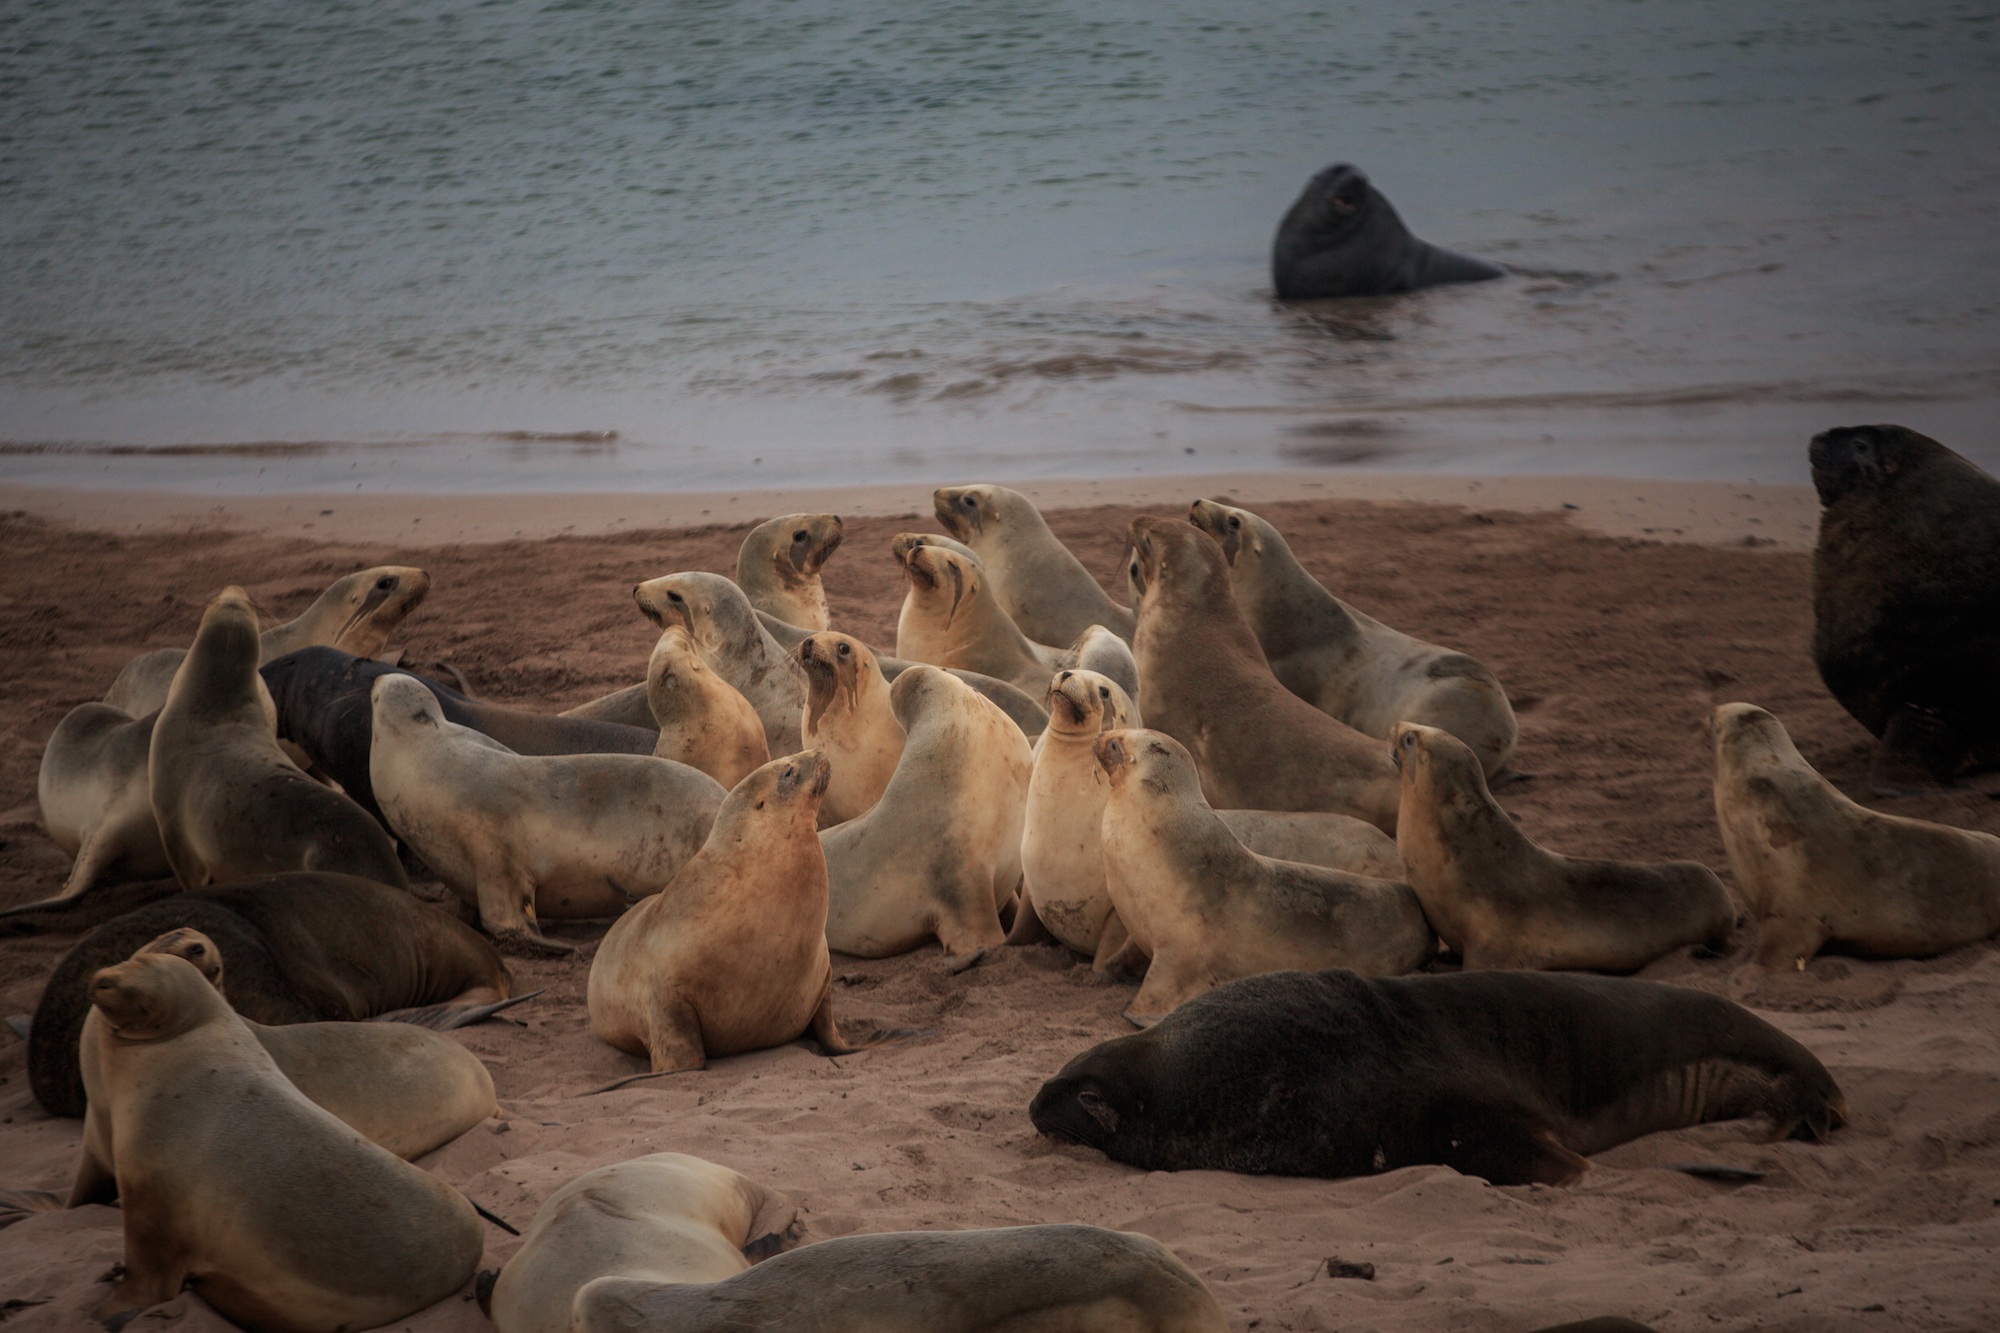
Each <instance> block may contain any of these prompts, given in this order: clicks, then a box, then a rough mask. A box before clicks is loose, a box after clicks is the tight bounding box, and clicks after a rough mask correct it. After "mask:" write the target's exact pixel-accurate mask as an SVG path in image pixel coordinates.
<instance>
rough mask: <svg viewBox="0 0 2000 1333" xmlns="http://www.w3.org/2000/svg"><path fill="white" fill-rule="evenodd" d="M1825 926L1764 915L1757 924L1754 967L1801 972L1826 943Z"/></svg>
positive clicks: (1791, 918)
mask: <svg viewBox="0 0 2000 1333" xmlns="http://www.w3.org/2000/svg"><path fill="white" fill-rule="evenodd" d="M1827 933H1828V932H1827V928H1826V923H1825V922H1823V921H1819V920H1817V919H1811V918H1806V917H1793V916H1767V917H1765V918H1764V919H1763V920H1762V921H1760V922H1758V923H1757V966H1759V967H1762V968H1768V969H1770V970H1771V971H1773V972H1792V971H1797V972H1803V971H1805V968H1806V964H1807V963H1809V962H1811V961H1812V958H1813V955H1814V954H1817V953H1818V952H1819V950H1820V946H1821V945H1822V944H1825V943H1826V940H1827Z"/></svg>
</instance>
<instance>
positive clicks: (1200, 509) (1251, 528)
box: [1188, 500, 1264, 569]
mask: <svg viewBox="0 0 2000 1333" xmlns="http://www.w3.org/2000/svg"><path fill="white" fill-rule="evenodd" d="M1188 522H1190V523H1192V524H1194V525H1195V526H1196V527H1197V528H1200V529H1201V530H1202V531H1203V532H1205V533H1207V534H1208V535H1209V536H1211V537H1213V538H1214V539H1215V542H1216V545H1218V546H1220V547H1221V548H1222V558H1223V559H1224V560H1225V561H1227V562H1228V563H1229V566H1230V568H1232V569H1233V568H1235V567H1236V563H1237V557H1239V556H1241V555H1243V554H1244V553H1245V552H1248V553H1250V554H1251V555H1262V554H1263V553H1264V540H1263V537H1264V534H1263V533H1261V532H1259V531H1258V530H1257V525H1258V524H1259V522H1261V520H1259V519H1258V518H1257V516H1256V515H1255V514H1252V513H1250V512H1249V511H1248V510H1245V509H1233V508H1231V507H1230V506H1228V505H1226V504H1224V503H1222V502H1221V501H1220V500H1196V501H1195V502H1194V503H1193V504H1192V505H1190V506H1188Z"/></svg>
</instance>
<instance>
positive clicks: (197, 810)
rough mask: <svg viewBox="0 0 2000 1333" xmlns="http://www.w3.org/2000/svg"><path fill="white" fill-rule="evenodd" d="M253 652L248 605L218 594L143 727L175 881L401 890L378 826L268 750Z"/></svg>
mask: <svg viewBox="0 0 2000 1333" xmlns="http://www.w3.org/2000/svg"><path fill="white" fill-rule="evenodd" d="M258 651H259V649H258V638H257V617H256V613H255V612H254V611H252V610H251V609H250V599H249V598H248V597H246V596H245V595H244V593H243V590H242V589H241V588H226V589H224V590H223V592H222V593H221V595H219V596H218V597H216V599H215V600H214V601H212V602H210V603H209V604H208V610H207V611H206V612H204V613H203V615H202V618H201V629H200V631H199V632H198V633H197V634H196V635H195V640H194V646H193V647H192V648H190V649H189V650H188V654H187V658H186V660H185V661H183V662H182V663H181V666H180V670H178V671H176V672H175V673H174V683H173V686H172V688H170V689H169V690H168V691H167V702H166V704H165V706H163V707H162V708H161V709H160V714H159V719H158V720H157V721H156V722H155V723H154V724H153V743H152V747H151V749H150V752H149V754H148V758H147V763H146V770H147V783H148V786H149V788H150V791H151V799H152V804H153V818H154V819H155V820H156V821H157V822H158V824H159V828H160V842H161V845H162V846H163V847H164V848H165V850H166V854H167V864H168V865H170V866H172V867H173V870H174V878H176V879H178V880H179V881H180V882H181V885H182V886H183V887H184V888H190V889H198V888H201V887H202V886H204V885H207V884H221V883H226V882H228V881H230V880H237V879H248V878H250V877H251V876H253V875H276V874H282V873H283V872H285V871H288V870H319V871H327V872H331V873H335V874H348V875H360V876H361V877H363V878H364V879H373V880H379V881H380V882H382V883H384V884H388V885H392V886H394V887H396V888H399V889H407V888H409V887H410V881H409V877H408V876H407V875H406V874H405V873H404V871H403V866H402V862H401V861H399V860H398V859H397V858H396V848H395V844H393V843H392V842H390V841H389V836H388V834H386V833H384V832H383V831H382V826H381V825H380V824H378V823H377V822H376V821H375V820H374V819H372V818H370V817H369V815H368V812H367V811H366V810H363V809H362V808H361V807H360V806H358V805H356V804H355V803H354V802H353V801H352V800H351V799H349V798H348V797H346V796H343V795H342V794H341V793H339V792H337V791H334V790H332V789H331V788H328V787H323V786H321V785H320V784H319V783H317V782H314V781H313V780H312V779H311V778H309V777H307V776H306V775H305V774H304V773H301V772H300V771H299V768H298V766H297V765H296V764H294V763H293V762H292V761H291V760H290V759H288V758H287V757H286V756H285V752H284V751H283V750H281V749H279V748H278V733H277V709H276V708H275V707H274V706H273V704H272V702H271V692H270V691H269V690H267V689H266V688H265V687H264V680H263V677H261V676H259V675H258V674H257V660H258Z"/></svg>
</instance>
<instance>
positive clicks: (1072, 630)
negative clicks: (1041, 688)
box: [931, 486, 1134, 675]
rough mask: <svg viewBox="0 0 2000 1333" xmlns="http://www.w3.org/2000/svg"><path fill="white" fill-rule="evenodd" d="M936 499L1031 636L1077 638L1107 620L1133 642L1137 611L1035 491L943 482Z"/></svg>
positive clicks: (941, 516) (940, 513)
mask: <svg viewBox="0 0 2000 1333" xmlns="http://www.w3.org/2000/svg"><path fill="white" fill-rule="evenodd" d="M931 502H932V507H933V508H934V509H935V510H936V511H937V517H938V522H940V523H942V524H944V527H945V531H946V532H949V533H950V534H951V535H952V536H953V537H956V538H957V539H958V540H959V541H961V542H964V543H965V544H966V546H967V547H969V548H970V549H971V550H972V552H973V553H974V554H975V555H977V556H978V557H979V559H980V560H981V561H982V562H983V563H984V564H985V566H986V573H987V577H988V578H989V579H991V580H992V585H993V595H994V596H995V597H996V598H998V599H999V602H1000V607H1001V609H1002V610H1004V611H1005V612H1006V613H1007V614H1008V616H1010V617H1011V618H1012V619H1013V621H1014V623H1015V624H1016V625H1019V626H1020V627H1021V632H1022V633H1023V634H1026V635H1027V636H1028V637H1029V638H1030V639H1033V640H1035V641H1036V642H1038V643H1071V642H1074V641H1075V639H1076V637H1077V636H1078V635H1079V634H1082V633H1083V632H1084V631H1085V630H1086V629H1088V628H1090V627H1091V626H1092V625H1103V626H1104V627H1105V628H1107V629H1109V630H1110V631H1111V632H1112V633H1114V634H1116V635H1117V636H1118V637H1119V638H1121V639H1124V640H1126V641H1127V642H1130V641H1131V638H1132V634H1133V627H1134V621H1133V618H1132V612H1131V611H1130V610H1129V609H1128V608H1126V607H1123V606H1120V605H1119V604H1118V603H1116V602H1114V601H1112V600H1111V598H1110V597H1109V596H1108V595H1106V593H1105V591H1104V589H1103V588H1102V587H1101V586H1100V585H1099V584H1098V582H1097V580H1096V579H1094V578H1092V577H1091V576H1090V571H1089V570H1087V569H1085V568H1084V567H1083V564H1082V562H1080V561H1079V560H1078V559H1077V558H1076V557H1075V556H1074V555H1072V554H1071V553H1070V549H1069V548H1068V547H1067V546H1064V545H1063V544H1062V542H1061V541H1059V540H1058V539H1057V538H1056V535H1055V534H1054V533H1053V532H1050V531H1049V525H1048V522H1047V520H1045V519H1044V518H1043V517H1042V514H1041V511H1040V510H1038V509H1036V508H1035V505H1034V502H1033V501H1032V500H1030V499H1028V497H1027V496H1025V495H1023V494H1021V493H1020V492H1019V491H1013V490H1009V489H1007V488H1006V487H1005V486H941V487H939V488H938V489H937V491H936V492H935V493H933V494H932V496H931ZM1091 669H1093V670H1095V668H1091ZM1106 674H1107V675H1108V674H1110V673H1108V672H1107V673H1106Z"/></svg>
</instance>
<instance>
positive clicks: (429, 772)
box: [368, 675, 723, 952]
mask: <svg viewBox="0 0 2000 1333" xmlns="http://www.w3.org/2000/svg"><path fill="white" fill-rule="evenodd" d="M374 701H375V720H374V733H375V744H374V750H373V753H372V756H371V758H370V760H369V768H368V774H369V780H370V782H371V783H372V784H373V785H374V788H375V799H376V800H377V801H379V802H380V803H381V806H382V813H383V814H384V815H386V816H388V819H389V827H391V828H393V829H395V830H396V836H397V837H399V838H401V839H403V841H404V842H406V843H408V844H409V845H410V848H411V850H413V851H415V852H416V854H417V855H418V856H420V857H422V858H423V861H424V864H425V865H427V866H429V867H430V868H431V869H432V870H433V871H434V872H436V874H437V877H438V878H439V879H441V880H443V881H444V882H445V884H446V885H447V886H448V887H450V889H451V890H452V891H453V892H454V893H456V894H458V895H459V896H460V897H461V898H463V899H464V900H465V901H467V902H470V903H473V904H474V905H476V906H477V907H478V909H479V924H480V925H481V926H483V927H484V928H485V929H486V930H487V931H488V932H489V933H490V934H491V935H492V936H493V937H494V938H495V939H496V940H498V941H500V942H501V943H502V945H503V947H507V948H514V949H526V950H532V951H538V952H551V951H557V952H567V950H566V949H565V948H564V947H563V946H560V945H555V944H553V943H551V942H549V941H545V940H543V939H542V936H541V932H540V928H539V925H538V923H539V922H540V921H541V919H542V918H544V917H548V918H553V919H567V918H579V917H607V916H616V915H618V914H619V913H620V912H623V911H624V910H625V909H626V908H627V907H629V906H631V905H632V904H633V903H635V902H638V901H639V900H640V899H642V898H644V897H646V896H647V895H648V894H653V893H658V892H659V891H660V889H661V888H662V887H664V886H665V885H666V883H667V882H668V881H669V880H671V879H672V878H673V877H674V876H675V875H676V874H678V873H679V872H680V869H681V867H682V866H683V865H685V864H686V863H687V860H688V858H689V857H691V856H693V855H694V854H695V852H696V851H698V850H699V849H700V847H701V845H702V840H703V839H704V838H706V837H707V836H708V830H709V826H710V825H711V824H713V823H714V822H715V812H716V810H717V809H719V808H720V807H721V804H722V796H723V790H722V787H721V785H720V784H718V783H717V782H716V780H715V779H714V778H711V777H710V776H708V774H706V773H703V772H701V771H700V770H698V769H693V768H689V767H688V766H687V765H686V764H677V763H674V762H673V761H672V760H669V759H656V758H653V757H652V756H650V755H636V754H583V755H540V756H529V755H518V754H515V753H514V752H513V751H512V750H509V749H507V748H506V747H505V746H502V745H501V744H499V742H497V741H495V740H493V739H492V738H491V737H488V736H485V735H482V734H481V733H479V732H476V731H473V730H472V729H471V728H469V727H461V726H459V725H457V724H456V723H452V722H447V721H445V720H444V712H443V710H442V709H441V708H440V707H439V706H438V701H437V698H436V696H434V695H432V693H431V692H430V691H429V690H428V689H426V688H425V687H424V685H423V683H422V682H421V681H418V680H415V679H413V678H412V677H409V676H393V675H392V676H382V677H379V678H378V679H377V680H376V681H375V686H374Z"/></svg>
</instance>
